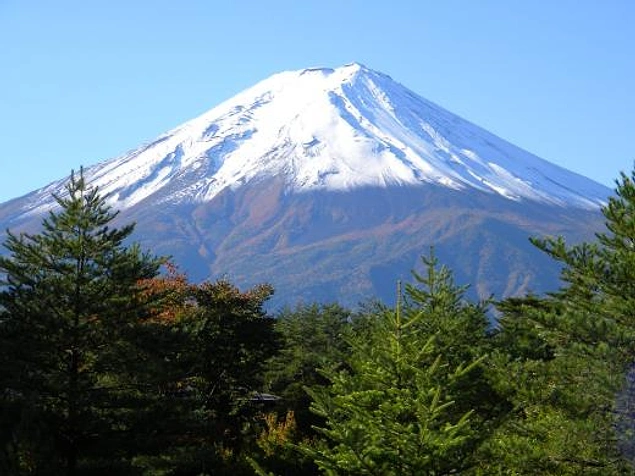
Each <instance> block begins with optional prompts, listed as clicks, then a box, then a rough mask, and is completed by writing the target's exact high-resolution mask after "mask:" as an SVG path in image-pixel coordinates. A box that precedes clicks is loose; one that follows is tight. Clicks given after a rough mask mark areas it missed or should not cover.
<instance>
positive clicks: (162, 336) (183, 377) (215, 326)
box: [134, 276, 275, 475]
mask: <svg viewBox="0 0 635 476" xmlns="http://www.w3.org/2000/svg"><path fill="white" fill-rule="evenodd" d="M152 287H153V289H154V290H155V292H157V293H158V294H159V295H160V296H163V297H165V296H167V300H168V304H167V305H166V306H163V305H162V306H160V307H158V308H157V310H156V311H157V312H156V314H155V315H154V316H153V318H152V321H153V325H152V326H151V327H150V326H146V327H145V328H144V329H145V330H146V331H147V333H148V334H147V335H146V336H145V337H144V339H142V342H143V343H144V345H145V346H147V347H148V352H150V350H151V349H154V352H155V353H156V354H157V357H159V359H158V360H159V361H161V362H165V363H162V364H161V366H160V367H159V369H162V372H163V373H162V374H161V375H158V374H157V373H156V372H154V373H153V374H154V375H156V376H157V380H156V383H157V385H158V386H159V387H160V388H161V396H162V399H160V400H159V401H158V402H157V404H156V406H155V408H156V409H157V411H156V412H155V413H154V418H155V423H154V425H153V428H154V430H155V435H154V436H153V437H152V438H151V439H149V441H148V445H147V446H146V447H145V448H144V452H143V453H139V454H138V455H137V456H136V458H135V460H134V464H135V466H136V467H137V468H139V470H140V471H142V472H143V473H144V474H209V473H213V474H219V475H220V474H232V475H238V474H251V473H252V471H251V469H250V467H249V465H248V463H247V460H246V455H247V454H248V453H249V452H250V451H252V449H253V448H254V447H255V446H256V439H257V437H258V435H259V430H260V428H261V425H260V424H259V422H260V414H261V413H262V411H263V408H262V405H263V403H262V402H261V401H260V400H259V398H258V396H259V395H260V394H261V391H262V389H263V373H264V365H265V362H266V361H267V359H268V358H270V357H271V355H272V354H273V351H274V349H275V339H274V336H273V319H271V318H270V317H269V316H267V314H266V312H265V310H264V308H263V306H264V303H265V302H266V300H267V299H268V298H269V297H270V295H271V293H272V292H273V289H272V287H271V286H269V285H259V286H255V287H253V288H252V289H249V290H247V291H240V290H239V289H238V288H237V287H236V286H235V285H233V284H231V283H230V282H228V281H227V280H219V281H215V282H205V283H202V284H190V283H188V282H187V281H186V280H185V279H184V277H182V276H176V277H172V278H170V279H165V278H159V279H155V280H153V283H152Z"/></svg>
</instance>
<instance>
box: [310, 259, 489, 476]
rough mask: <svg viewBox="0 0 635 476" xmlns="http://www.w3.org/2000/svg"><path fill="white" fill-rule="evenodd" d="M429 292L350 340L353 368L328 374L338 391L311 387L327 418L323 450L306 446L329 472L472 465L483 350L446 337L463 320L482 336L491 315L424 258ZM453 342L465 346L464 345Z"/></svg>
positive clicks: (413, 294)
mask: <svg viewBox="0 0 635 476" xmlns="http://www.w3.org/2000/svg"><path fill="white" fill-rule="evenodd" d="M424 262H425V263H426V266H427V275H426V276H423V277H422V276H418V275H417V277H418V278H419V279H420V283H419V285H420V286H421V285H423V286H422V289H419V288H416V287H410V286H409V287H408V288H407V289H406V296H407V299H406V306H405V307H404V308H402V307H401V305H399V304H398V305H397V308H396V309H395V310H388V309H386V310H385V312H383V313H381V314H380V315H376V316H374V318H372V319H369V320H368V322H367V324H368V326H367V327H365V328H364V331H363V332H361V333H359V334H357V335H356V336H353V337H351V338H350V344H351V346H352V349H353V350H352V355H351V357H350V358H348V359H346V361H345V365H344V366H343V367H342V368H340V369H339V370H337V369H335V370H334V369H327V370H325V371H324V375H325V377H326V378H327V379H328V380H329V382H330V385H328V386H327V387H323V388H314V389H308V391H309V393H310V395H311V397H312V398H313V404H312V410H313V411H314V412H316V413H317V414H318V415H320V416H322V417H323V418H325V420H326V425H324V426H323V427H321V428H318V430H319V431H320V433H322V435H323V436H324V438H325V442H324V444H323V445H321V446H320V445H317V446H316V445H303V451H304V452H305V453H307V454H310V455H312V457H313V458H314V460H315V462H316V464H317V465H318V466H319V467H320V468H321V469H322V470H323V471H325V472H326V473H327V474H377V475H380V474H381V475H390V474H395V475H397V474H398V475H404V474H412V475H415V474H417V475H418V474H450V473H453V472H459V471H461V470H465V469H467V468H468V467H470V466H471V465H472V461H471V459H470V454H471V453H472V449H473V447H474V446H475V444H476V442H478V441H480V439H482V435H481V434H480V428H479V417H478V415H477V412H476V411H475V409H474V408H469V406H470V403H473V401H469V400H468V401H467V403H466V402H460V401H459V400H460V399H461V398H462V393H463V391H464V390H461V389H465V388H471V387H472V386H471V385H470V383H469V381H470V380H471V379H472V378H477V379H478V378H480V374H479V373H478V368H479V366H480V364H481V361H482V359H483V356H482V355H478V354H479V352H481V350H480V349H479V346H478V345H476V346H475V347H474V351H473V352H472V351H471V350H468V347H469V344H468V342H461V339H462V337H460V336H459V337H457V340H456V341H455V342H453V343H452V344H450V343H449V341H450V339H452V337H451V336H445V335H442V333H443V332H446V331H449V330H450V329H452V328H453V327H454V325H455V324H453V323H451V322H450V321H452V320H454V319H458V320H459V321H464V322H463V324H468V323H471V321H474V322H475V323H474V324H470V327H472V328H478V329H480V335H479V334H476V335H472V336H470V340H473V341H477V342H478V341H479V340H481V339H484V332H485V326H486V317H485V315H484V311H483V308H482V307H480V306H475V305H472V304H469V303H466V302H465V301H464V300H463V298H462V295H463V289H462V288H458V287H456V286H455V285H454V283H453V281H452V277H451V273H449V271H448V270H447V269H445V268H442V269H441V270H439V269H437V262H436V259H435V258H434V257H433V256H431V257H430V258H426V259H424ZM453 344H457V346H456V347H455V348H454V347H453Z"/></svg>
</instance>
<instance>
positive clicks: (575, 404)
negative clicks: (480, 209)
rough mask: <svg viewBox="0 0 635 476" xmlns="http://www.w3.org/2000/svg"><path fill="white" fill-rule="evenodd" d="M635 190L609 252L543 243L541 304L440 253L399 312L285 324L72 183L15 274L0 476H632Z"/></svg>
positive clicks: (304, 308) (615, 224) (612, 229)
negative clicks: (559, 268) (557, 270)
mask: <svg viewBox="0 0 635 476" xmlns="http://www.w3.org/2000/svg"><path fill="white" fill-rule="evenodd" d="M634 180H635V174H634V175H633V176H631V177H629V176H626V175H622V176H621V178H620V180H619V181H618V187H617V194H616V196H615V197H614V198H611V200H610V202H609V204H608V205H607V206H606V207H605V209H604V210H603V213H604V216H605V219H606V227H607V229H606V231H605V232H604V233H601V234H599V235H598V240H597V241H596V242H593V243H582V244H579V245H576V246H573V247H570V246H568V245H567V244H566V243H565V242H564V241H563V240H562V239H558V238H547V239H536V240H534V244H535V245H536V246H537V247H538V248H539V249H542V250H543V251H544V252H545V254H546V256H549V257H551V258H552V259H554V260H556V261H558V262H560V263H562V265H563V267H564V268H563V274H562V277H563V282H564V285H563V287H562V288H561V289H558V290H554V292H553V293H551V294H548V295H546V296H544V297H543V296H540V297H539V296H533V295H527V296H524V297H517V298H510V299H507V300H505V301H502V302H498V303H495V304H492V303H489V302H478V303H474V302H470V300H469V299H467V297H466V294H465V291H466V288H465V287H461V286H457V285H456V284H455V283H454V278H453V275H452V272H451V271H450V270H449V269H448V268H446V267H444V266H441V265H440V264H439V263H438V260H437V259H436V257H435V256H434V253H432V252H431V253H430V254H429V255H428V256H426V257H424V258H423V271H421V272H420V273H414V278H415V280H414V283H415V284H413V285H406V286H405V289H404V290H403V291H402V290H401V289H397V291H396V293H397V295H398V299H397V304H396V305H395V306H386V305H384V304H381V303H368V304H366V305H365V306H363V307H362V308H361V309H359V310H357V311H355V312H352V311H349V310H347V309H345V308H343V307H341V306H340V305H337V304H332V305H318V304H308V305H301V306H298V307H296V308H294V309H287V310H285V311H283V312H281V313H279V315H277V316H275V317H276V319H274V318H272V316H268V315H267V314H266V312H265V311H264V310H263V306H264V304H265V302H266V300H267V299H268V298H269V297H270V296H271V294H272V292H273V290H272V289H271V287H270V286H268V285H261V286H257V287H254V288H253V289H250V290H248V291H240V290H239V289H237V288H236V287H235V286H234V285H232V284H231V283H230V282H228V281H224V280H221V281H217V282H211V283H210V282H206V283H202V284H192V283H189V282H188V281H187V279H186V278H185V277H184V276H183V275H180V274H179V273H178V271H176V270H175V269H174V268H173V267H171V266H170V265H169V264H167V262H166V261H165V260H163V259H161V258H158V257H155V256H153V255H151V254H147V253H144V252H142V251H141V250H140V249H139V248H138V247H136V246H134V245H127V244H126V243H127V241H125V240H126V239H127V238H128V237H129V236H130V234H131V233H132V231H133V227H132V226H125V227H122V228H111V226H112V220H113V219H114V217H115V215H116V213H113V212H112V211H111V210H110V209H109V208H108V207H107V206H106V204H105V202H104V200H103V199H102V198H101V197H100V195H99V194H98V193H97V191H96V190H94V189H92V188H90V187H88V186H87V185H86V184H85V182H84V179H83V177H82V176H81V174H80V176H79V177H74V176H73V177H71V180H70V182H69V184H68V187H67V193H66V194H64V195H63V196H61V197H58V202H59V204H60V206H61V211H59V212H54V213H51V214H50V215H49V217H48V218H47V219H46V220H45V221H44V223H43V229H42V231H41V232H39V233H37V234H22V235H19V236H17V235H12V234H9V238H8V239H7V241H6V243H5V246H6V248H7V249H8V251H9V254H8V255H7V256H6V257H2V258H0V272H1V273H2V280H3V282H2V288H1V289H0V474H3V475H5V474H6V475H32V474H33V475H40V474H69V475H74V474H90V475H95V474H96V475H99V474H104V475H106V474H109V475H110V474H118V475H126V474H135V475H136V474H148V475H200V474H232V475H240V474H254V473H256V474H265V475H268V474H279V475H283V474H284V475H296V474H322V473H324V474H347V475H353V474H375V475H391V474H394V475H409V474H410V475H422V474H430V475H442V474H468V475H469V474H474V475H488V474H507V475H524V474H526V475H535V474H552V475H567V474H570V475H579V474H585V475H587V474H598V475H612V474H633V473H634V472H635V468H633V462H634V461H635V451H634V449H633V448H634V446H635V445H633V443H632V440H633V434H634V431H635V424H634V423H633V410H632V406H633V395H634V394H635V390H634V385H635V384H633V380H634V378H633V375H632V372H631V371H630V369H631V368H632V365H633V360H634V358H635V183H634ZM162 266H163V267H164V269H165V270H166V271H165V272H164V273H163V274H161V273H160V271H161V269H162ZM491 306H495V307H496V308H497V310H498V312H499V316H498V323H497V325H496V326H494V327H491V326H490V325H489V324H488V317H487V316H488V314H487V313H488V309H490V308H491Z"/></svg>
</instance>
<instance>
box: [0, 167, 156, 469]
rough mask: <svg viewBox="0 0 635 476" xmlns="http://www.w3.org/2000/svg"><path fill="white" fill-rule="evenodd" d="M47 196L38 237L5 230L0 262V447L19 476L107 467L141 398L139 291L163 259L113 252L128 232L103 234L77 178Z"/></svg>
mask: <svg viewBox="0 0 635 476" xmlns="http://www.w3.org/2000/svg"><path fill="white" fill-rule="evenodd" d="M55 199H56V200H57V204H58V206H59V209H56V210H54V211H52V212H50V213H49V215H48V217H47V218H45V219H44V220H43V224H42V226H43V229H42V231H41V232H40V233H38V234H20V235H14V234H12V233H9V235H8V239H7V240H6V242H5V247H6V248H7V250H8V251H9V255H8V256H3V257H0V273H2V275H3V279H2V288H1V292H0V308H1V315H0V339H1V341H0V361H1V363H2V365H3V367H4V370H3V372H2V374H1V377H2V383H1V388H2V389H3V393H2V396H1V398H2V400H1V404H2V409H3V414H4V412H5V411H6V409H13V411H14V412H16V414H18V413H19V417H17V418H15V419H14V420H15V421H13V422H12V424H10V425H8V427H3V430H2V431H3V433H4V435H3V443H4V444H5V452H7V454H10V456H11V457H13V458H14V460H13V465H12V467H13V468H14V469H17V471H18V472H20V473H37V474H45V473H51V474H60V473H61V472H62V471H65V472H66V473H67V474H75V473H76V472H78V471H80V470H81V469H82V468H84V469H86V470H87V471H90V470H91V468H93V469H94V468H95V465H96V466H99V465H100V464H101V463H99V461H100V460H102V459H104V460H108V461H109V462H110V463H108V464H114V463H113V461H116V460H117V459H118V456H120V455H119V454H118V452H119V451H121V447H122V446H124V445H118V444H116V443H114V442H115V441H118V440H121V439H122V438H131V435H130V433H129V432H130V427H129V426H128V422H129V418H128V417H129V416H130V414H131V413H133V412H134V411H135V409H136V408H137V407H136V406H135V403H136V402H138V399H137V398H136V397H138V396H140V395H141V394H142V393H143V389H142V388H140V383H139V385H138V382H137V381H136V380H137V379H136V375H135V369H136V368H137V367H138V362H139V360H140V358H141V357H142V356H140V355H138V353H137V349H136V347H135V345H134V340H133V336H134V329H135V326H136V324H137V323H138V322H139V321H140V319H142V318H143V317H144V314H145V311H146V305H147V300H146V299H144V298H143V296H144V293H143V289H142V285H140V283H141V282H143V280H145V279H147V278H151V277H153V276H155V275H156V274H157V273H158V269H159V266H160V264H161V262H162V260H160V259H157V258H155V257H152V256H150V255H148V254H144V253H142V252H141V251H140V250H139V248H138V246H136V245H130V246H127V245H126V244H124V240H126V239H127V238H128V237H129V236H130V234H131V233H132V231H133V225H126V226H123V227H121V228H111V224H112V221H113V220H114V219H115V217H116V216H117V213H116V212H113V211H111V209H110V207H109V206H108V205H107V204H106V202H105V199H104V198H103V197H102V196H101V195H100V194H99V193H98V190H97V188H91V187H88V186H87V184H86V181H85V179H84V177H83V174H82V173H80V174H79V176H75V174H72V175H71V178H70V181H69V183H68V184H67V186H66V192H65V193H63V194H61V195H60V196H56V197H55ZM135 362H137V365H135ZM7 443H8V444H9V447H10V448H9V449H7V448H8V447H7ZM109 452H110V453H109ZM113 453H114V454H113ZM9 466H11V464H9V463H7V467H9Z"/></svg>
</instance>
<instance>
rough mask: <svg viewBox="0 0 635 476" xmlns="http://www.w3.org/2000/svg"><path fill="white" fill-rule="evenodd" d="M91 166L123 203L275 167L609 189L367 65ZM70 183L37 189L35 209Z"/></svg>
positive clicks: (589, 198)
mask: <svg viewBox="0 0 635 476" xmlns="http://www.w3.org/2000/svg"><path fill="white" fill-rule="evenodd" d="M85 175H86V177H87V179H88V180H89V181H90V182H91V183H93V184H96V185H98V186H99V187H100V188H101V191H102V192H103V193H107V194H108V195H109V199H110V201H111V202H112V203H113V205H115V206H116V207H118V208H127V207H130V206H133V205H135V204H137V203H139V202H141V201H142V200H144V199H146V198H148V197H151V196H153V197H155V199H156V200H160V201H170V202H204V201H208V200H211V199H212V198H213V197H214V196H215V195H216V194H218V193H219V192H220V191H221V190H223V189H224V188H226V187H232V188H236V187H239V186H241V185H242V184H244V183H246V182H249V181H251V180H254V179H258V178H266V177H272V176H276V177H282V178H283V179H284V182H285V184H286V189H287V191H288V192H301V191H306V190H315V189H326V190H347V189H351V188H354V187H361V186H387V185H400V184H403V185H405V184H411V185H412V184H424V183H435V184H440V185H444V186H446V187H450V188H452V189H456V190H461V189H466V188H475V189H478V190H481V191H484V192H489V193H494V194H499V195H502V196H503V197H506V198H508V199H511V200H515V201H519V200H531V201H538V202H544V203H549V204H553V205H561V206H573V207H577V208H587V209H593V208H597V207H598V206H599V205H600V204H602V203H603V202H604V201H605V200H606V197H607V195H608V193H609V189H608V188H606V187H604V186H602V185H600V184H597V183H595V182H593V181H591V180H589V179H587V178H584V177H582V176H580V175H577V174H575V173H572V172H570V171H568V170H565V169H563V168H561V167H558V166H556V165H553V164H551V163H549V162H547V161H544V160H542V159H540V158H538V157H536V156H534V155H532V154H530V153H528V152H526V151H524V150H522V149H520V148H518V147H515V146H514V145H512V144H510V143H508V142H506V141H504V140H502V139H500V138H498V137H496V136H494V135H492V134H490V133H488V132H487V131H485V130H483V129H481V128H479V127H477V126H475V125H473V124H471V123H469V122H467V121H465V120H463V119H461V118H460V117H458V116H455V115H453V114H452V113H450V112H448V111H446V110H444V109H442V108H440V107H439V106H437V105H435V104H433V103H431V102H429V101H427V100H425V99H423V98H422V97H420V96H418V95H417V94H415V93H413V92H411V91H410V90H408V89H407V88H405V87H404V86H402V85H400V84H398V83H396V82H395V81H393V80H392V79H391V78H390V77H389V76H386V75H384V74H382V73H379V72H375V71H373V70H370V69H368V68H366V67H364V66H362V65H360V64H357V63H353V64H349V65H346V66H343V67H340V68H337V69H327V68H315V69H305V70H301V71H290V72H283V73H279V74H276V75H274V76H271V77H270V78H268V79H266V80H264V81H262V82H260V83H258V84H256V85H255V86H253V87H252V88H250V89H247V90H245V91H244V92H242V93H240V94H238V95H237V96H235V97H233V98H231V99H229V100H228V101H225V102H224V103H222V104H220V105H219V106H217V107H215V108H213V109H212V110H210V111H208V112H207V113H205V114H203V115H201V116H200V117H198V118H196V119H193V120H191V121H189V122H187V123H185V124H183V125H182V126H180V127H177V128H175V129H173V130H171V131H169V132H167V133H166V134H164V135H162V136H160V137H159V138H157V139H156V140H155V141H153V142H152V143H150V144H148V145H145V146H143V147H141V148H139V149H137V150H134V151H132V152H130V153H128V154H126V155H123V156H121V157H118V158H115V159H112V160H108V161H105V162H102V163H99V164H97V165H95V166H92V167H89V168H87V169H85ZM64 182H65V180H61V181H59V182H55V183H53V184H51V185H49V186H48V187H46V188H44V189H41V190H39V191H38V192H36V194H35V196H36V199H35V200H32V201H30V205H29V207H30V208H31V211H41V210H42V209H43V208H48V207H50V206H51V204H50V192H52V191H59V190H60V188H61V186H62V185H63V183H64Z"/></svg>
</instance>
